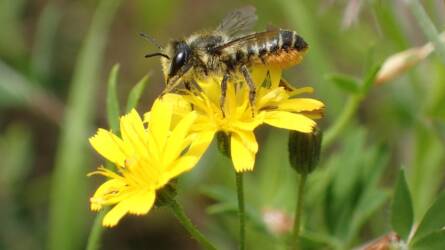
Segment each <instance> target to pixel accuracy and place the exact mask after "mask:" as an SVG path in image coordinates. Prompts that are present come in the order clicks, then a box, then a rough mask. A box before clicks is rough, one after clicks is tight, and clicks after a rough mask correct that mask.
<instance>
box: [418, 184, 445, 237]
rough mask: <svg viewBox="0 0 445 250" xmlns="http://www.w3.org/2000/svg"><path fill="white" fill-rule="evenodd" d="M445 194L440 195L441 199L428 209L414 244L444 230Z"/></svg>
mask: <svg viewBox="0 0 445 250" xmlns="http://www.w3.org/2000/svg"><path fill="white" fill-rule="evenodd" d="M444 211H445V192H442V193H441V194H440V195H439V198H437V200H436V201H435V202H434V204H433V205H432V206H431V207H430V209H428V211H427V212H426V214H425V216H424V217H423V218H422V221H421V222H420V224H419V227H418V228H417V231H416V234H415V235H414V237H413V240H412V242H416V241H417V240H420V239H421V238H423V237H424V236H426V235H428V234H431V233H433V232H435V231H437V230H440V229H442V228H443V227H444V226H445V213H444Z"/></svg>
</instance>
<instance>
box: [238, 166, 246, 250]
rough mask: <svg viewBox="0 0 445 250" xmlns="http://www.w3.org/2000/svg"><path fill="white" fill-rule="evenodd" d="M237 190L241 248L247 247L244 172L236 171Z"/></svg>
mask: <svg viewBox="0 0 445 250" xmlns="http://www.w3.org/2000/svg"><path fill="white" fill-rule="evenodd" d="M236 192H237V196H238V216H239V227H240V229H239V230H240V231H239V241H240V242H239V249H240V250H244V249H246V213H245V206H244V184H243V173H236Z"/></svg>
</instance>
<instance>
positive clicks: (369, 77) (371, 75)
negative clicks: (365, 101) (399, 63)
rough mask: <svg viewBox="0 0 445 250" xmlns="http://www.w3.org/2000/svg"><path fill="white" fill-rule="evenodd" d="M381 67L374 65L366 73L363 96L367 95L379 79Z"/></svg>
mask: <svg viewBox="0 0 445 250" xmlns="http://www.w3.org/2000/svg"><path fill="white" fill-rule="evenodd" d="M381 67H382V65H381V64H374V65H373V66H372V67H370V68H369V70H368V72H366V75H365V78H364V81H363V85H362V88H361V89H362V94H363V95H366V94H367V93H368V91H369V89H370V88H371V87H372V85H373V84H374V81H375V78H376V77H377V73H378V72H379V70H380V68H381Z"/></svg>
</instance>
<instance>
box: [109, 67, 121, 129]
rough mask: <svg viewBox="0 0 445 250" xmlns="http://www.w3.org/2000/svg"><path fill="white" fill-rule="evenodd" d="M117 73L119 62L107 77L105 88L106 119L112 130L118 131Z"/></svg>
mask: <svg viewBox="0 0 445 250" xmlns="http://www.w3.org/2000/svg"><path fill="white" fill-rule="evenodd" d="M118 75H119V64H115V65H114V66H113V68H112V69H111V71H110V76H109V77H108V88H107V119H108V126H110V128H111V130H112V131H113V132H115V133H116V132H117V131H119V114H120V110H119V99H118V97H117V77H118Z"/></svg>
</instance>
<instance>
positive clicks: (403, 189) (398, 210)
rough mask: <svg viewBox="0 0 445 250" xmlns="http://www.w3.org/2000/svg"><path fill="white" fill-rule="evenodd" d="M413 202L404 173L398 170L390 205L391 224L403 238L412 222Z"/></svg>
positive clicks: (405, 237) (405, 236) (406, 237)
mask: <svg viewBox="0 0 445 250" xmlns="http://www.w3.org/2000/svg"><path fill="white" fill-rule="evenodd" d="M413 220H414V215H413V204H412V201H411V194H410V192H409V189H408V184H407V183H406V179H405V174H404V172H403V170H400V174H399V177H398V178H397V182H396V189H395V192H394V200H393V202H392V206H391V226H392V228H393V230H394V231H396V232H397V234H399V235H400V236H401V237H402V238H403V239H405V240H406V239H408V236H409V233H410V231H411V227H412V224H413Z"/></svg>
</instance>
